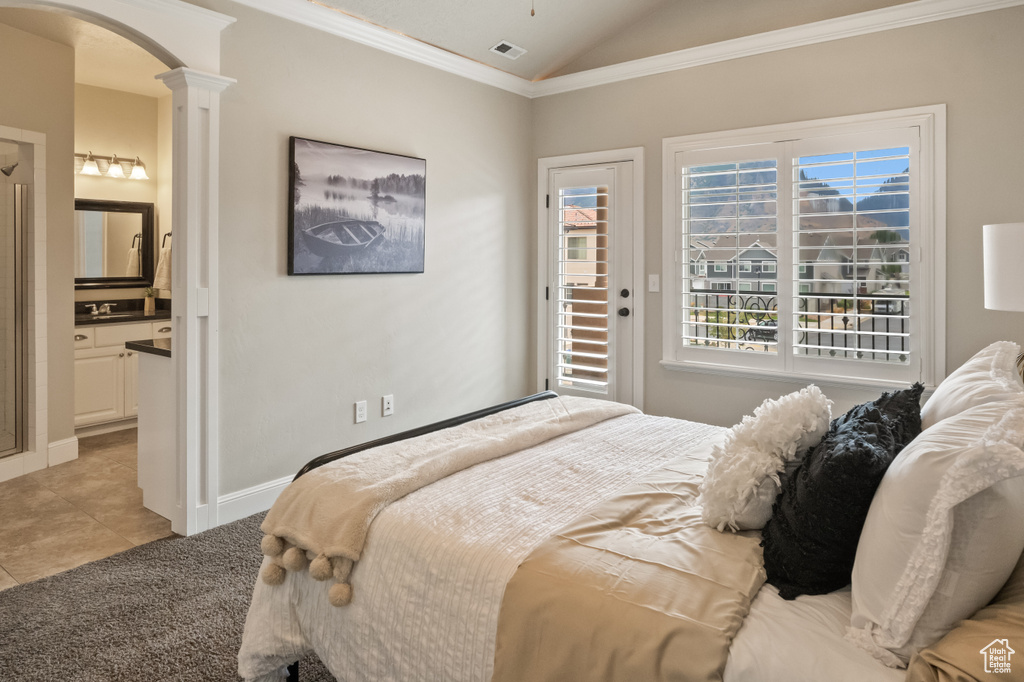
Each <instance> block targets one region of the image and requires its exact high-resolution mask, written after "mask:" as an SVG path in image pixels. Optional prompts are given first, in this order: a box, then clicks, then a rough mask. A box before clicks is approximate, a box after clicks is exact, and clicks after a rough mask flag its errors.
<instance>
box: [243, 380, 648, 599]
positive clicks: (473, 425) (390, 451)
mask: <svg viewBox="0 0 1024 682" xmlns="http://www.w3.org/2000/svg"><path fill="white" fill-rule="evenodd" d="M634 412H638V410H637V409H636V408H634V407H631V406H629V405H621V404H619V403H612V402H608V401H603V400H593V399H590V398H576V397H566V396H563V397H557V398H551V399H548V400H541V401H536V402H532V403H528V404H526V405H522V406H520V407H516V408H513V409H510V410H506V411H503V412H499V413H497V414H493V415H490V416H488V417H484V418H482V419H478V420H475V421H472V422H468V423H466V424H462V425H459V426H455V427H452V428H449V429H443V430H441V431H436V432H434V433H430V434H426V435H424V436H420V437H418V438H413V439H410V440H405V441H400V442H397V443H391V444H389V445H384V446H381V447H378V448H373V449H370V450H365V451H363V452H360V453H357V454H355V455H351V456H349V457H346V458H343V459H340V460H337V461H335V462H331V463H330V464H326V465H324V466H322V467H319V468H317V469H314V470H312V471H310V472H308V473H306V474H305V475H303V476H302V477H300V478H299V479H298V480H296V481H294V482H292V483H291V485H289V486H288V487H287V488H286V489H285V490H284V491H283V492H282V493H281V496H280V497H279V498H278V499H277V502H275V503H274V506H273V507H271V509H270V511H269V512H268V513H267V517H266V519H264V521H263V524H262V526H261V528H262V530H263V532H264V533H266V534H267V535H266V536H265V537H264V538H263V542H262V546H263V552H264V554H266V555H267V556H269V557H271V558H272V559H273V561H272V562H271V563H269V564H267V565H266V566H265V568H264V569H263V571H262V573H261V576H262V578H263V581H264V582H265V583H267V584H269V585H279V584H281V583H282V582H283V581H284V578H285V571H286V570H288V571H302V570H305V569H306V568H307V567H308V568H309V572H310V575H311V576H312V577H313V578H314V579H316V580H328V579H331V578H333V579H334V581H335V584H334V585H332V586H331V589H330V591H329V599H330V602H331V603H332V604H333V605H335V606H343V605H346V604H348V603H349V602H350V601H351V599H352V588H351V585H349V583H348V576H349V573H350V572H351V570H352V565H353V562H356V561H358V560H359V558H360V556H361V554H362V551H363V544H364V542H365V540H366V534H367V531H368V530H369V527H370V523H371V522H372V521H373V519H374V517H376V516H377V514H378V513H379V512H380V511H381V510H382V509H384V508H385V507H386V506H387V505H388V504H390V503H392V502H394V501H395V500H398V499H400V498H402V497H404V496H405V495H407V494H409V493H410V492H413V491H414V490H417V489H419V488H422V487H423V486H426V485H428V484H430V483H433V482H434V481H437V480H439V479H441V478H444V477H445V476H448V475H450V474H453V473H455V472H457V471H461V470H462V469H466V468H468V467H471V466H473V465H474V464H479V463H481V462H485V461H487V460H491V459H495V458H497V457H502V456H504V455H507V454H509V453H512V452H516V451H518V450H522V449H525V448H529V447H533V446H534V445H537V444H539V443H542V442H544V441H547V440H550V439H552V438H555V437H557V436H560V435H563V434H566V433H571V432H573V431H578V430H580V429H583V428H586V427H587V426H591V425H593V424H596V423H598V422H600V421H604V420H606V419H610V418H612V417H618V416H621V415H624V414H629V413H634ZM310 560H312V561H311V563H310Z"/></svg>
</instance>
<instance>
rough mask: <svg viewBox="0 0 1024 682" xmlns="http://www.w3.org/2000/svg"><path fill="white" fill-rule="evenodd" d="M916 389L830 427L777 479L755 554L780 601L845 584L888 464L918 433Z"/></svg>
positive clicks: (890, 395) (918, 390) (918, 394)
mask: <svg viewBox="0 0 1024 682" xmlns="http://www.w3.org/2000/svg"><path fill="white" fill-rule="evenodd" d="M923 390H924V386H922V385H921V384H914V385H913V387H911V388H908V389H905V390H902V391H895V392H893V393H883V394H882V397H880V398H879V399H878V400H875V401H873V402H870V403H864V404H863V405H858V406H857V407H854V408H853V409H851V410H850V411H849V412H847V413H846V414H844V415H842V416H841V417H837V418H836V419H833V420H832V423H831V424H830V425H829V430H828V433H826V434H825V436H824V437H823V438H822V439H821V442H820V443H818V444H817V445H816V446H815V447H813V448H811V450H810V451H809V452H808V453H807V455H806V456H805V457H804V458H803V461H802V462H801V463H800V465H799V466H798V467H797V468H796V469H794V470H793V471H791V472H789V473H788V474H786V475H784V476H783V478H782V492H781V493H780V494H779V496H778V498H777V499H776V500H775V505H774V507H773V508H772V517H771V519H769V521H768V523H767V524H766V525H765V527H764V531H763V534H762V539H761V546H762V547H764V566H765V570H766V571H767V574H768V582H769V583H771V584H772V585H775V586H776V587H777V588H779V594H780V595H781V596H782V598H783V599H794V598H796V597H798V596H799V595H801V594H824V593H826V592H832V591H834V590H837V589H839V588H841V587H844V586H846V585H849V584H850V574H851V571H852V570H853V560H854V557H855V556H856V553H857V540H858V539H859V538H860V531H861V528H862V527H863V526H864V519H865V517H866V516H867V513H868V507H870V506H871V498H872V497H873V496H874V494H875V488H877V487H878V484H879V483H880V482H881V481H882V475H883V474H885V470H886V469H888V468H889V464H890V463H891V462H892V460H893V458H894V457H896V455H897V454H899V452H900V450H902V449H903V446H905V445H906V444H907V443H909V442H910V441H911V440H913V439H914V437H915V436H917V434H919V433H921V405H920V400H921V392H922V391H923Z"/></svg>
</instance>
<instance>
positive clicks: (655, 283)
mask: <svg viewBox="0 0 1024 682" xmlns="http://www.w3.org/2000/svg"><path fill="white" fill-rule="evenodd" d="M647 291H649V292H650V293H652V294H656V293H658V292H659V291H661V275H647Z"/></svg>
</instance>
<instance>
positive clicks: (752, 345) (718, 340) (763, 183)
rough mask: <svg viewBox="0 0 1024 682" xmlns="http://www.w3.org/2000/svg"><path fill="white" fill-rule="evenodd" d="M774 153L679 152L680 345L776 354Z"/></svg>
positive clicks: (761, 149)
mask: <svg viewBox="0 0 1024 682" xmlns="http://www.w3.org/2000/svg"><path fill="white" fill-rule="evenodd" d="M781 151H782V149H781V147H780V146H779V145H775V144H770V145H757V146H753V147H741V148H733V149H728V150H711V151H710V152H706V151H700V152H688V153H683V154H682V155H681V160H680V163H681V166H680V170H679V175H678V177H679V178H680V181H681V188H680V195H679V196H680V200H681V204H682V205H681V216H682V230H683V248H682V249H681V252H680V258H681V260H682V262H681V263H680V267H679V271H680V273H681V275H682V282H681V286H682V297H681V299H680V300H681V302H682V318H681V319H682V330H681V334H680V338H681V341H682V348H683V349H687V348H690V349H698V348H701V349H720V350H744V351H756V352H757V353H759V354H769V355H771V356H772V357H775V356H776V355H777V350H778V343H779V339H778V333H777V331H778V299H777V292H778V272H780V269H779V267H778V265H779V263H778V258H779V242H778V239H779V230H778V223H779V212H778V210H779V204H778V194H779V162H778V157H779V153H780V152H781Z"/></svg>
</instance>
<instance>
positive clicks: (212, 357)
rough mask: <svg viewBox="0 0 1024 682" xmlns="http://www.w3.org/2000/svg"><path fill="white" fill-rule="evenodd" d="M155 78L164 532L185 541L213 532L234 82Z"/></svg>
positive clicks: (196, 76)
mask: <svg viewBox="0 0 1024 682" xmlns="http://www.w3.org/2000/svg"><path fill="white" fill-rule="evenodd" d="M157 78H159V79H160V80H162V81H163V82H164V83H165V84H166V85H167V87H169V88H170V89H171V91H172V93H173V94H172V100H171V102H172V105H171V106H172V108H173V114H172V128H173V140H174V141H173V152H172V162H173V180H172V191H173V195H174V196H173V199H172V206H173V211H172V216H171V219H172V220H171V229H172V230H173V233H174V234H173V237H172V247H171V248H172V251H173V257H172V259H171V265H172V284H173V286H172V290H171V301H172V303H171V305H172V310H173V321H174V324H173V328H174V331H173V334H172V357H171V361H172V362H173V365H174V367H173V372H174V375H175V384H176V389H177V401H176V404H177V415H176V424H177V428H176V438H177V442H176V443H175V447H174V451H175V453H176V454H177V465H178V466H177V472H178V475H177V482H176V483H177V495H176V497H177V500H178V504H177V510H178V513H177V514H176V515H175V518H172V519H171V528H172V530H173V531H174V532H175V533H178V534H180V535H192V534H194V533H198V532H201V531H203V530H206V529H207V528H211V527H213V526H216V525H217V496H218V492H219V490H218V481H217V477H218V460H219V423H220V418H219V409H218V401H219V376H220V368H219V366H218V365H219V362H218V357H219V355H218V354H219V350H218V331H219V320H220V315H219V310H218V264H219V255H218V250H217V240H218V223H217V221H218V211H219V204H218V200H217V198H218V197H219V188H218V179H219V178H218V174H219V153H220V93H221V91H223V90H224V89H225V88H227V87H228V86H229V85H231V84H232V83H234V82H235V80H234V79H233V78H226V77H224V76H218V75H213V74H208V73H203V72H201V71H195V70H193V69H189V68H185V67H182V68H178V69H174V70H173V71H168V72H167V73H164V74H161V75H159V76H157Z"/></svg>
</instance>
